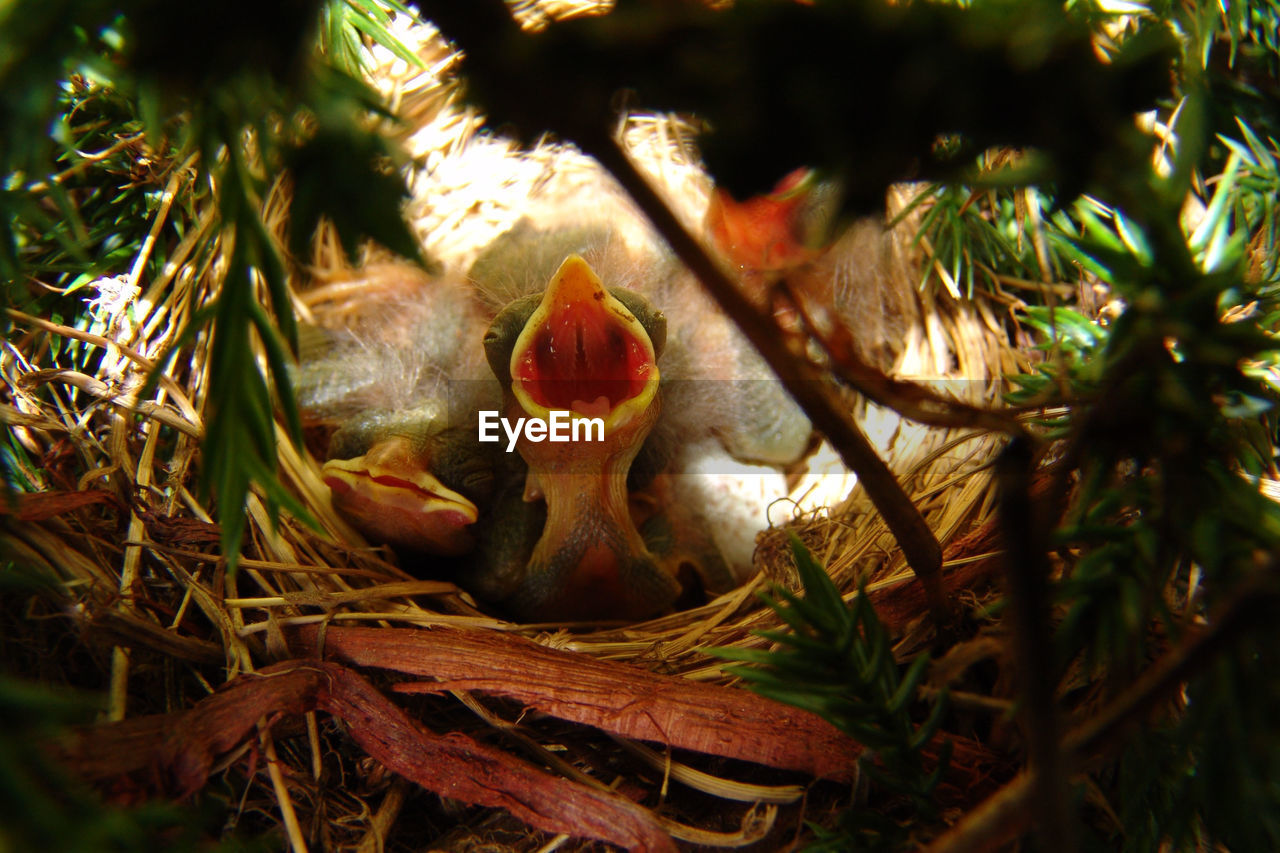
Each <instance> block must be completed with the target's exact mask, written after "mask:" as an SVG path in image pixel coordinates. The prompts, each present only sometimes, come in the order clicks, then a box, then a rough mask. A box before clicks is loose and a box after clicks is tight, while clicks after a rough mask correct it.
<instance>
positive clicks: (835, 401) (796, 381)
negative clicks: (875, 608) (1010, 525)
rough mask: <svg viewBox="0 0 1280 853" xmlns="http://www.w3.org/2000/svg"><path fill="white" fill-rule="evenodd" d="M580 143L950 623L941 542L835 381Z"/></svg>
mask: <svg viewBox="0 0 1280 853" xmlns="http://www.w3.org/2000/svg"><path fill="white" fill-rule="evenodd" d="M576 141H577V142H578V143H579V144H580V145H582V147H583V149H584V150H585V151H586V152H587V153H588V154H590V155H592V156H593V157H595V158H596V159H597V160H599V161H600V163H601V164H602V165H604V167H605V168H606V169H608V170H609V171H610V172H611V173H612V174H613V176H614V177H615V178H617V179H618V182H619V183H621V184H622V186H623V188H624V189H626V191H627V192H628V194H630V196H631V198H632V200H633V201H635V203H636V204H637V205H638V206H639V207H640V209H641V211H643V212H644V214H645V216H647V217H648V218H649V221H650V222H651V223H652V224H653V225H654V227H655V228H656V229H657V230H658V233H659V234H661V235H662V237H663V238H664V239H665V240H666V241H667V243H668V244H670V246H671V248H672V250H674V251H675V253H676V255H677V256H678V257H679V258H680V260H681V261H683V262H684V264H685V265H686V266H687V267H689V269H690V270H692V271H693V273H694V274H695V275H696V276H697V277H698V279H699V280H700V281H701V282H702V284H703V286H704V287H706V288H707V291H708V292H709V293H710V294H711V295H712V297H713V298H714V299H715V300H716V302H717V303H718V304H719V305H720V307H721V309H722V310H723V311H724V312H725V314H726V315H728V317H729V318H730V319H731V320H733V321H734V323H736V324H737V326H738V328H739V329H741V330H742V333H743V335H744V336H746V338H747V340H748V341H750V342H751V345H752V346H754V347H755V348H756V350H757V351H758V352H759V353H760V355H761V356H762V357H763V358H764V360H765V362H766V363H768V365H769V367H770V368H772V369H773V371H774V372H775V373H776V374H777V375H778V378H779V380H781V382H782V384H783V387H785V388H786V389H787V393H789V394H790V395H791V397H792V398H793V399H794V400H795V401H796V403H797V404H798V405H799V406H800V408H802V409H803V410H804V412H805V414H806V415H808V417H809V420H810V421H812V423H813V425H814V427H816V428H817V429H818V431H819V432H821V433H822V434H823V435H825V436H826V437H827V440H828V441H830V442H831V446H832V447H834V448H835V450H836V452H837V453H839V454H840V457H841V459H843V460H844V463H845V464H846V465H848V466H849V468H851V469H852V470H853V471H854V472H856V473H857V475H858V480H859V482H861V483H862V485H863V487H864V488H865V489H866V491H867V495H868V496H869V497H870V498H871V502H872V504H874V505H875V508H876V509H877V510H878V511H879V513H880V514H881V516H883V517H884V520H885V522H886V524H888V526H889V530H890V531H892V533H893V535H894V537H895V538H896V539H897V541H898V545H899V547H901V548H902V552H903V554H904V555H905V556H906V559H907V564H908V565H910V566H911V569H912V571H914V572H915V573H916V576H917V577H918V578H920V580H921V582H922V583H923V584H924V586H925V589H926V591H927V593H928V595H929V600H930V605H931V607H932V609H933V611H934V616H935V619H937V620H938V621H939V623H940V624H943V623H945V622H946V621H948V617H947V613H948V612H949V610H948V608H947V606H946V601H945V599H944V597H943V595H942V586H941V583H940V581H939V569H940V568H941V566H942V548H941V546H940V545H939V544H938V539H937V537H936V536H935V535H934V534H933V531H932V530H930V529H929V525H928V524H927V523H926V522H925V520H924V517H923V516H922V515H921V514H920V511H919V509H917V508H916V506H915V504H913V503H912V502H911V499H910V498H908V497H907V495H906V493H905V492H904V491H903V490H902V486H901V485H900V484H899V483H898V481H897V479H896V478H895V477H894V476H893V472H892V471H890V470H889V466H888V465H886V464H885V463H884V460H882V459H881V458H880V457H879V456H878V455H876V452H875V449H874V448H872V446H871V443H870V442H869V441H867V437H866V436H865V435H863V433H862V430H861V429H859V428H858V426H857V424H855V423H854V422H853V420H852V419H851V418H850V417H849V416H848V414H847V413H846V412H845V407H844V406H843V405H842V404H841V402H840V400H839V398H838V397H837V396H836V394H835V393H834V392H833V389H832V386H831V384H830V382H829V381H828V380H827V377H826V376H824V375H823V374H822V373H821V371H819V369H818V368H817V367H816V366H814V365H813V364H811V363H809V362H808V360H807V359H805V358H803V357H801V356H799V355H798V354H796V353H794V352H792V351H791V349H790V347H789V345H788V343H787V338H786V336H785V335H784V334H783V333H782V331H781V330H780V329H779V328H778V326H777V324H776V323H775V322H774V321H773V319H772V318H771V317H768V316H766V315H764V314H762V313H761V312H760V311H758V310H757V309H756V308H755V307H754V306H753V305H752V304H751V302H750V301H749V300H748V299H747V298H746V297H745V296H743V295H742V293H741V291H739V289H738V287H737V285H735V284H734V283H733V281H731V280H730V279H729V276H728V275H726V274H725V272H724V271H723V270H722V269H721V268H720V266H719V265H718V264H717V263H716V262H715V261H714V260H712V258H711V256H710V255H708V254H707V252H706V250H705V249H703V247H702V245H701V244H700V243H699V242H698V240H697V239H696V238H695V237H694V236H693V235H692V234H690V233H689V232H688V231H687V230H686V229H685V227H684V225H683V224H682V223H681V222H680V220H679V219H677V218H676V216H675V215H674V214H673V213H672V212H671V210H670V209H669V208H668V207H667V206H666V204H665V203H664V202H663V201H662V199H661V198H660V197H659V196H658V194H657V192H655V191H654V189H653V188H652V187H651V186H650V185H649V182H648V181H647V180H646V179H645V177H644V176H643V175H642V174H641V173H640V172H639V170H638V169H636V167H635V165H634V164H633V163H632V162H631V160H630V158H629V157H628V156H627V155H626V153H625V152H624V151H623V150H622V149H621V148H620V147H619V146H618V144H617V143H616V142H615V141H614V140H613V139H612V138H611V137H608V136H604V135H602V136H601V137H600V138H599V139H589V138H579V139H577V140H576Z"/></svg>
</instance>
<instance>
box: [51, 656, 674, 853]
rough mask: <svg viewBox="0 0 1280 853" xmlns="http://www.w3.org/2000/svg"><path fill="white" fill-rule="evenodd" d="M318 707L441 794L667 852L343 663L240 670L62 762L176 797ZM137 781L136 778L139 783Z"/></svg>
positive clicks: (558, 780)
mask: <svg viewBox="0 0 1280 853" xmlns="http://www.w3.org/2000/svg"><path fill="white" fill-rule="evenodd" d="M308 711H324V712H325V713H328V714H332V715H333V716H335V717H337V718H338V719H340V720H342V721H343V722H344V723H346V725H347V728H348V730H349V732H350V735H351V738H352V739H353V740H354V741H355V742H356V743H357V744H359V745H360V747H361V748H362V749H363V750H364V751H365V752H367V753H368V754H369V755H370V756H372V757H373V758H375V759H376V760H378V761H379V762H381V763H382V764H383V765H384V766H385V767H387V768H388V769H389V770H392V771H393V772H395V773H398V774H399V775H401V776H403V777H405V778H406V779H409V780H412V781H413V782H416V783H417V784H418V785H421V786H422V787H424V788H426V789H427V790H429V791H433V792H435V793H436V794H439V795H440V796H442V797H449V798H452V799H456V800H462V801H464V802H468V803H474V804H477V805H483V806H489V807H493V808H502V809H506V810H507V811H509V812H511V814H512V815H514V816H515V817H517V818H519V819H520V820H522V821H524V822H525V823H527V824H529V825H530V826H533V827H536V828H538V829H541V830H545V831H547V832H550V833H565V834H567V835H573V836H577V837H580V838H593V839H598V840H600V841H607V842H609V843H610V844H616V845H618V846H620V847H625V848H627V849H628V850H636V851H662V852H663V853H666V851H672V853H674V851H675V849H676V847H675V843H674V842H673V841H672V840H671V837H670V836H669V835H668V834H667V833H666V832H665V831H664V830H663V829H662V828H661V826H660V825H659V824H658V822H657V820H656V818H655V817H654V815H653V814H652V813H650V812H649V811H648V810H647V809H645V808H643V807H642V806H639V805H637V804H635V803H633V802H631V801H630V800H627V799H625V798H624V797H621V796H618V795H616V794H611V793H608V792H605V791H601V790H596V789H594V788H591V787H588V786H586V785H582V784H579V783H577V782H573V781H570V780H568V779H564V778H562V777H559V776H553V775H551V774H550V773H547V772H545V771H543V770H540V769H538V768H537V767H534V766H533V765H531V764H527V763H525V762H524V761H521V760H520V759H518V758H515V757H513V756H510V755H508V754H506V753H504V752H503V751H501V750H499V749H494V748H493V747H488V746H484V745H483V744H480V743H477V742H476V741H474V740H472V739H471V738H469V737H467V736H466V735H464V734H461V733H457V732H452V733H449V734H445V735H438V734H435V733H433V732H430V731H427V730H426V729H423V728H422V727H420V726H418V725H417V724H415V723H414V722H413V721H412V720H411V719H410V718H409V717H408V716H407V715H406V714H405V712H404V711H402V710H401V709H400V708H399V707H397V706H396V705H395V704H393V703H392V702H391V701H390V700H389V699H387V698H386V697H385V696H383V695H382V694H381V693H379V692H378V691H377V690H376V689H375V688H374V687H373V686H372V685H371V684H369V682H368V681H366V680H365V679H364V678H362V677H361V676H360V675H358V674H357V673H355V672H353V671H352V670H350V669H347V668H346V667H344V666H340V665H339V664H335V663H325V662H322V661H287V662H285V663H279V664H275V665H273V666H269V667H266V668H265V669H262V670H259V671H258V672H257V673H254V674H250V675H245V676H242V677H240V678H238V679H236V680H235V681H233V682H231V683H230V684H228V685H227V686H226V687H225V688H223V689H222V690H219V691H218V692H216V693H214V694H213V695H212V696H209V697H207V698H206V699H204V700H202V701H200V702H199V703H197V704H196V706H195V707H194V708H192V709H191V710H190V711H186V712H184V713H182V714H172V715H167V716H162V717H147V718H139V719H135V720H128V721H125V722H124V723H120V724H114V725H108V726H98V727H94V728H91V729H87V730H84V731H83V732H82V733H81V735H80V737H79V738H78V739H76V740H75V741H73V742H72V743H70V744H68V745H65V746H64V747H63V748H62V750H61V752H62V758H63V760H64V761H65V762H66V763H68V764H70V765H71V766H73V767H74V768H75V769H77V770H78V771H80V772H81V773H82V774H83V775H84V776H87V777H89V778H93V779H106V778H112V777H118V776H121V775H133V776H134V777H135V781H138V780H137V774H138V773H139V771H148V770H149V771H150V774H149V775H150V779H151V782H152V783H153V784H156V785H158V786H159V787H160V788H161V789H162V790H165V791H168V792H170V793H175V794H178V795H181V796H189V795H190V794H193V793H194V792H196V791H198V790H199V789H200V788H201V787H203V785H204V784H205V782H206V781H207V780H208V777H209V773H210V771H211V769H212V768H213V767H214V765H215V762H216V761H217V760H218V759H219V758H220V757H221V756H224V755H226V754H227V753H229V752H230V751H232V750H233V749H235V748H236V747H238V746H239V745H240V744H241V743H244V742H245V741H246V740H247V739H249V738H251V737H253V736H254V735H255V733H256V731H257V724H258V721H259V720H261V719H262V718H263V717H268V718H271V717H274V716H275V715H278V714H303V713H306V712H308ZM144 784H145V783H144Z"/></svg>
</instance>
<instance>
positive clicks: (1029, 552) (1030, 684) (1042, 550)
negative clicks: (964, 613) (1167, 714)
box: [996, 439, 1075, 853]
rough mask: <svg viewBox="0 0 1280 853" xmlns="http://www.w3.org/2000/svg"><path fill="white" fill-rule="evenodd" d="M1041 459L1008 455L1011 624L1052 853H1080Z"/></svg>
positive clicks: (1016, 446)
mask: <svg viewBox="0 0 1280 853" xmlns="http://www.w3.org/2000/svg"><path fill="white" fill-rule="evenodd" d="M1033 464H1034V456H1033V454H1032V449H1031V445H1030V442H1028V441H1027V440H1026V439H1014V441H1013V442H1011V443H1010V444H1009V446H1008V448H1006V449H1005V451H1004V453H1002V454H1000V459H999V461H998V463H997V466H996V470H997V478H998V483H999V486H1000V521H1001V527H1002V528H1003V530H1002V532H1003V534H1004V540H1005V549H1006V551H1005V559H1004V563H1005V579H1006V583H1007V585H1008V588H1009V601H1010V605H1009V611H1008V615H1007V619H1008V621H1009V622H1011V623H1012V630H1011V632H1010V633H1011V634H1012V636H1013V639H1014V642H1013V646H1014V656H1015V658H1016V660H1017V664H1018V677H1019V680H1020V682H1021V687H1022V690H1023V694H1024V696H1025V701H1026V707H1025V713H1026V722H1027V727H1026V728H1027V740H1028V745H1029V753H1030V759H1031V766H1032V767H1034V768H1035V769H1036V771H1037V772H1036V774H1035V776H1034V779H1033V784H1032V790H1033V792H1034V795H1035V802H1034V804H1033V805H1034V806H1035V814H1036V816H1037V819H1038V822H1039V824H1040V842H1041V845H1042V846H1043V848H1044V849H1046V850H1049V851H1062V853H1069V851H1071V850H1072V849H1074V846H1075V844H1074V839H1073V833H1072V821H1071V820H1070V816H1069V814H1068V804H1069V802H1070V797H1069V792H1068V790H1067V778H1066V773H1065V768H1064V766H1063V760H1062V754H1061V752H1060V749H1059V743H1058V731H1059V723H1058V706H1057V701H1056V698H1055V690H1054V688H1055V681H1056V677H1055V676H1056V672H1057V667H1056V666H1054V663H1053V659H1054V654H1053V641H1052V638H1051V637H1050V634H1049V561H1048V559H1047V549H1046V544H1047V538H1048V537H1047V530H1046V526H1045V524H1046V519H1045V517H1044V515H1045V514H1044V513H1043V512H1039V511H1037V507H1038V505H1037V503H1036V502H1035V501H1033V500H1032V497H1031V471H1032V466H1033Z"/></svg>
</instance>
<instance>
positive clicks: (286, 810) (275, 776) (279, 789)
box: [258, 717, 307, 853]
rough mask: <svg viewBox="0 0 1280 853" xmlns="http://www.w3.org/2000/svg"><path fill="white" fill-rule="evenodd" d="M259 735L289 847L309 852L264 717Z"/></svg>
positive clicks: (301, 851)
mask: <svg viewBox="0 0 1280 853" xmlns="http://www.w3.org/2000/svg"><path fill="white" fill-rule="evenodd" d="M258 735H259V737H260V738H261V741H262V751H263V753H264V754H265V755H266V758H267V773H268V774H269V775H270V776H271V787H272V788H273V789H275V792H276V801H277V802H278V803H279V804H280V816H281V818H283V819H284V828H285V833H286V834H287V835H288V836H289V847H290V848H291V849H292V850H293V853H307V842H306V840H305V839H303V837H302V827H301V826H299V825H298V814H297V812H295V811H294V810H293V800H292V799H291V798H290V797H289V786H288V785H286V784H285V781H284V773H282V772H281V771H280V756H279V755H277V754H276V742H275V739H274V738H272V737H271V729H270V727H269V726H267V722H266V718H265V717H264V718H263V719H262V720H261V721H259V723H258Z"/></svg>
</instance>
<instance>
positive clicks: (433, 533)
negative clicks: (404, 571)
mask: <svg viewBox="0 0 1280 853" xmlns="http://www.w3.org/2000/svg"><path fill="white" fill-rule="evenodd" d="M429 461H430V460H427V459H424V458H423V454H422V452H421V450H420V449H418V448H415V446H414V443H413V442H412V441H410V440H409V439H407V438H405V437H403V436H398V435H397V436H391V437H388V438H384V439H382V440H380V441H378V442H376V443H375V444H374V445H373V446H372V447H370V448H369V449H368V450H367V451H366V452H365V453H364V454H363V455H361V456H357V457H354V458H351V459H330V460H329V461H328V462H326V463H325V464H324V468H323V470H322V475H323V477H324V482H325V484H326V485H328V486H329V488H330V489H331V490H332V492H333V505H334V507H335V508H336V509H337V510H338V511H339V512H341V513H342V514H343V515H345V516H346V517H347V519H348V520H349V521H350V522H351V523H352V524H354V525H355V526H356V528H357V529H358V530H360V532H361V533H363V534H365V536H367V537H369V538H370V539H371V540H373V541H377V542H387V543H389V544H391V545H394V546H397V547H401V548H407V549H410V550H413V551H422V552H427V553H433V554H444V555H448V556H454V555H458V554H462V553H465V552H466V551H468V550H470V549H471V547H472V546H473V545H474V540H473V538H472V536H471V533H470V530H469V528H470V526H471V525H472V524H474V523H475V521H476V518H477V516H478V514H479V513H478V511H477V509H476V505H475V504H474V503H472V502H471V501H470V500H468V499H467V498H465V497H463V496H462V495H461V494H459V493H458V492H455V491H454V490H452V489H450V488H448V487H446V486H445V485H444V484H443V483H441V482H440V480H439V479H437V478H436V477H435V475H433V474H432V473H431V471H429V470H428V468H427V465H428V464H429Z"/></svg>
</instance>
